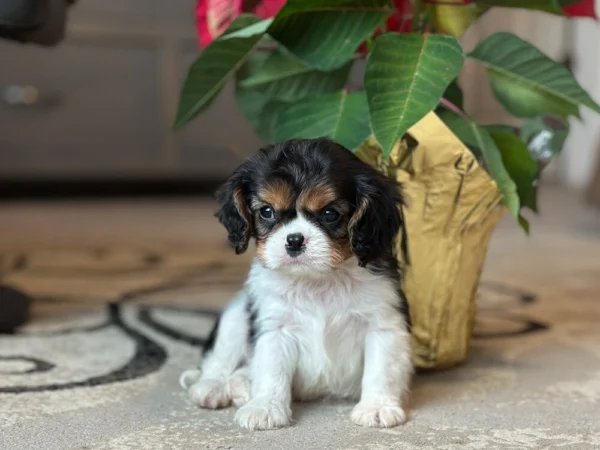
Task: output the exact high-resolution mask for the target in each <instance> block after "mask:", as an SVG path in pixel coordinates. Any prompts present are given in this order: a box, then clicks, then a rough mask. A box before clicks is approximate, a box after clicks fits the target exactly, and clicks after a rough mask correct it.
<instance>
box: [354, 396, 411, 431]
mask: <svg viewBox="0 0 600 450" xmlns="http://www.w3.org/2000/svg"><path fill="white" fill-rule="evenodd" d="M350 418H351V419H352V422H354V423H355V424H357V425H360V426H363V427H371V428H392V427H396V426H398V425H402V424H403V423H405V422H406V413H405V412H404V409H402V408H401V407H400V406H398V405H395V404H393V403H388V402H380V401H372V402H368V401H365V402H360V403H359V404H358V405H356V406H355V407H354V409H353V410H352V415H351V416H350Z"/></svg>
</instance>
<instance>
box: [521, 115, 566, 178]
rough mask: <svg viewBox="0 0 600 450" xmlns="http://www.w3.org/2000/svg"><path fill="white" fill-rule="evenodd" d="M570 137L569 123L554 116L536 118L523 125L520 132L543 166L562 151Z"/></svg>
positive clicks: (535, 157) (534, 156)
mask: <svg viewBox="0 0 600 450" xmlns="http://www.w3.org/2000/svg"><path fill="white" fill-rule="evenodd" d="M568 135H569V122H567V121H566V120H564V119H561V118H557V117H552V116H545V117H536V118H534V119H532V120H530V121H528V122H525V123H524V124H523V125H521V130H520V136H521V139H523V140H524V141H525V142H527V146H528V147H529V152H530V153H531V155H532V156H533V158H534V159H536V160H537V161H538V163H539V164H540V165H541V166H545V165H546V164H548V163H549V162H550V160H551V159H552V158H553V157H554V156H556V155H558V154H559V153H560V152H561V151H562V149H563V146H564V144H565V140H566V139H567V136H568Z"/></svg>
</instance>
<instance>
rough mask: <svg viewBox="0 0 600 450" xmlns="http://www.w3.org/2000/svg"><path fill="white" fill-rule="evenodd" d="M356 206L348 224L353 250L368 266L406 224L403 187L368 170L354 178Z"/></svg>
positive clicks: (391, 242)
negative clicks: (404, 219) (403, 212)
mask: <svg viewBox="0 0 600 450" xmlns="http://www.w3.org/2000/svg"><path fill="white" fill-rule="evenodd" d="M354 182H355V188H354V189H355V194H356V205H355V210H354V213H353V215H352V217H351V218H350V222H349V224H348V229H349V230H348V231H349V235H350V244H351V246H352V252H353V253H354V254H355V255H356V256H357V257H358V260H359V263H360V265H361V266H363V267H364V266H366V265H367V264H368V263H369V262H371V261H374V260H376V259H378V258H380V257H381V256H383V255H384V254H385V253H386V252H391V251H392V245H393V243H394V239H395V238H396V236H397V234H398V232H399V231H400V228H401V227H402V226H403V220H402V217H403V215H402V210H401V207H402V206H403V204H404V202H403V198H402V193H401V186H400V185H399V184H398V183H397V182H396V181H394V180H393V179H391V178H389V177H386V176H385V175H383V174H381V173H379V172H377V171H375V170H368V171H365V172H363V173H360V174H358V175H356V176H355V177H354Z"/></svg>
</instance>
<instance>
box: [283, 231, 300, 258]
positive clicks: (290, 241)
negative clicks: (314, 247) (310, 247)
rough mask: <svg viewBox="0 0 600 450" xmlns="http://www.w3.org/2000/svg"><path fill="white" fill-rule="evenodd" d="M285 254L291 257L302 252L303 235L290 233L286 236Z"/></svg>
mask: <svg viewBox="0 0 600 450" xmlns="http://www.w3.org/2000/svg"><path fill="white" fill-rule="evenodd" d="M286 240H287V245H286V246H285V248H286V250H287V252H288V253H289V254H290V255H292V256H295V255H298V254H299V253H302V251H303V250H304V235H303V234H302V233H291V234H288V235H287V239H286Z"/></svg>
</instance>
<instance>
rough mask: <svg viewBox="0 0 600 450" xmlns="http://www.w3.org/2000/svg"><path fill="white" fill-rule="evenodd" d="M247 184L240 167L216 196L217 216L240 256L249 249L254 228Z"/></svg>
mask: <svg viewBox="0 0 600 450" xmlns="http://www.w3.org/2000/svg"><path fill="white" fill-rule="evenodd" d="M247 184H248V180H247V179H246V175H245V173H244V170H243V168H242V167H240V168H239V169H238V170H236V171H235V172H234V174H233V175H232V176H231V178H229V180H227V181H226V182H225V184H223V186H221V187H220V188H219V189H218V190H217V192H216V194H215V196H216V198H217V201H218V202H219V205H220V208H219V211H218V212H217V213H216V214H215V215H216V216H217V217H218V219H219V222H221V223H222V224H223V226H224V227H225V229H226V230H227V233H228V234H229V236H228V237H229V243H230V244H231V246H232V247H233V248H234V249H235V252H236V253H237V254H238V255H239V254H240V253H244V252H245V251H246V249H247V248H248V242H249V241H250V237H251V235H252V228H253V226H252V218H251V216H250V209H249V207H248V201H247V199H246V189H247Z"/></svg>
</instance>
